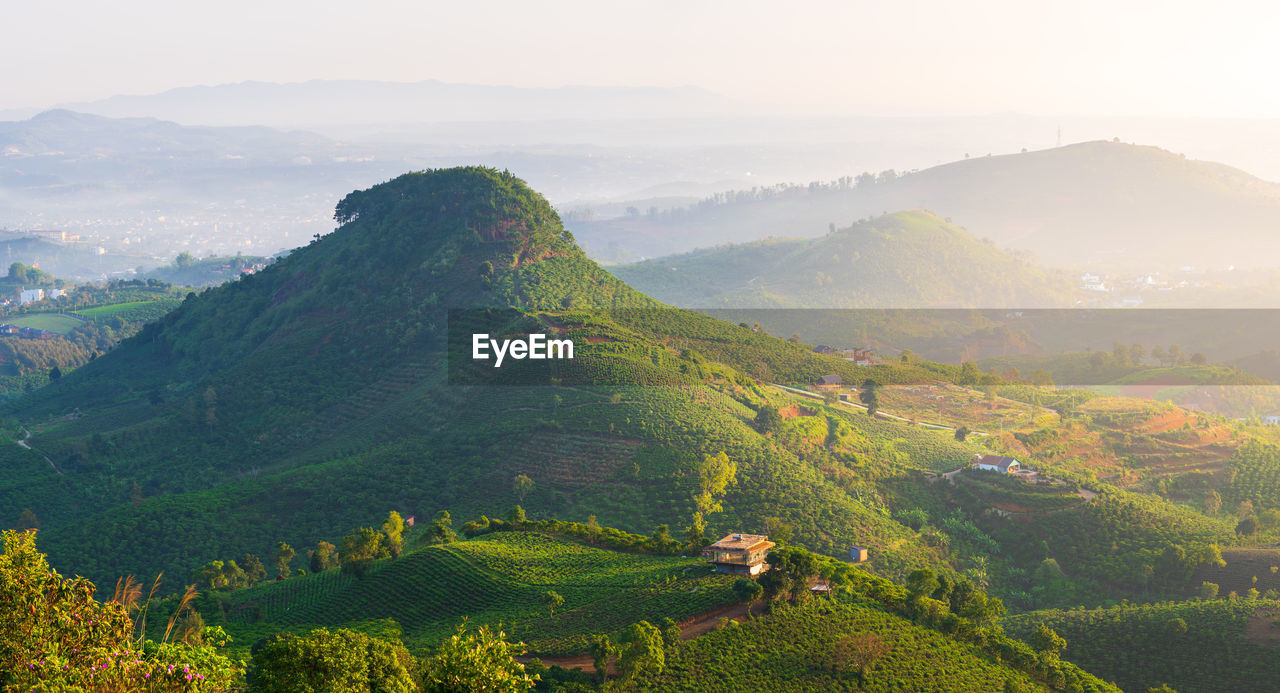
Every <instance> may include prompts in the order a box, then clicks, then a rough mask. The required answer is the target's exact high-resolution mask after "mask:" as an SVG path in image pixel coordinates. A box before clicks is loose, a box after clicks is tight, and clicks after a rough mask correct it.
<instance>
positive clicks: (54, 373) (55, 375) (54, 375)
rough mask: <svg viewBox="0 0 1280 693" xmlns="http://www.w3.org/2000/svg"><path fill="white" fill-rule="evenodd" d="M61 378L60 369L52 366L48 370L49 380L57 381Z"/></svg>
mask: <svg viewBox="0 0 1280 693" xmlns="http://www.w3.org/2000/svg"><path fill="white" fill-rule="evenodd" d="M61 377H62V369H61V368H58V367H57V366H54V367H53V368H51V369H50V370H49V380H58V379H60V378H61Z"/></svg>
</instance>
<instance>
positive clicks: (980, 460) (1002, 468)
mask: <svg viewBox="0 0 1280 693" xmlns="http://www.w3.org/2000/svg"><path fill="white" fill-rule="evenodd" d="M973 467H974V469H983V470H986V471H989V472H999V473H1001V474H1017V473H1018V471H1019V470H1021V469H1022V463H1020V462H1018V461H1017V460H1015V459H1013V458H1012V457H1005V456H1004V455H974V456H973Z"/></svg>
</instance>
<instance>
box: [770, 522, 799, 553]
mask: <svg viewBox="0 0 1280 693" xmlns="http://www.w3.org/2000/svg"><path fill="white" fill-rule="evenodd" d="M764 533H765V534H767V535H768V536H769V539H771V540H773V542H774V543H776V544H778V545H779V546H781V545H782V544H789V543H791V539H792V538H793V537H794V536H795V534H796V530H795V528H794V527H792V526H791V525H789V524H787V523H786V522H784V521H783V520H782V518H781V517H774V516H767V517H765V518H764Z"/></svg>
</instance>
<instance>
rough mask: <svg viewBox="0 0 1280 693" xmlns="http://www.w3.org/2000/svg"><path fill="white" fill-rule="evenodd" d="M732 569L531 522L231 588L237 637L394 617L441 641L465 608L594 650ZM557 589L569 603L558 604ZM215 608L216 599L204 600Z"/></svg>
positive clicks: (696, 602) (692, 608) (708, 604)
mask: <svg viewBox="0 0 1280 693" xmlns="http://www.w3.org/2000/svg"><path fill="white" fill-rule="evenodd" d="M732 583H733V578H731V577H729V576H725V575H714V574H712V573H711V571H710V567H709V566H708V565H707V564H706V562H705V561H703V560H702V559H701V558H700V557H699V558H679V557H672V556H646V555H636V554H627V553H619V552H617V551H611V550H608V549H603V548H595V547H592V546H588V545H584V544H582V543H579V542H576V541H571V540H568V539H562V538H555V537H551V536H547V535H542V534H537V533H526V532H496V533H493V534H488V535H484V536H480V537H477V538H475V539H472V540H468V541H460V542H454V543H451V544H447V545H443V546H431V547H427V548H424V549H422V550H419V551H415V552H412V553H408V554H405V555H403V556H401V557H400V558H398V559H383V560H382V561H379V562H378V564H377V565H376V567H375V568H374V569H373V570H371V571H370V572H369V574H368V575H366V576H364V577H359V578H358V577H355V576H353V575H348V574H344V573H342V572H341V571H338V570H328V571H325V572H322V573H315V574H312V575H306V576H302V577H298V578H293V579H290V580H285V581H281V582H265V583H262V584H260V585H258V586H256V587H253V588H250V589H245V590H237V591H234V592H230V593H228V594H227V597H226V600H225V601H224V602H222V604H223V606H222V607H221V609H222V610H224V611H225V613H226V617H225V624H226V628H227V629H228V631H229V632H230V633H231V634H232V636H233V637H235V638H236V640H237V642H238V643H239V645H240V647H242V648H247V647H248V646H249V645H252V644H253V642H255V641H256V640H257V639H259V638H261V637H263V636H265V635H269V634H271V633H275V632H279V631H281V630H289V631H294V632H304V631H306V630H310V629H311V628H316V627H319V626H328V627H331V628H332V627H355V628H361V627H362V625H363V624H366V623H368V622H370V621H374V620H377V619H392V620H394V621H395V622H396V623H397V624H398V625H399V626H400V627H401V628H402V629H403V636H402V637H403V639H404V641H405V642H406V643H407V644H409V645H435V644H438V643H439V642H440V641H441V640H443V639H444V638H445V637H447V636H448V635H451V634H452V633H453V631H454V628H455V627H456V626H457V625H458V623H459V621H460V620H461V619H462V618H463V617H466V618H467V619H469V620H471V621H472V622H475V623H489V624H494V625H497V624H499V623H501V624H504V625H505V627H506V628H507V629H508V631H509V632H510V633H511V635H512V637H515V638H518V639H520V640H522V641H524V642H525V643H527V644H528V645H529V648H530V650H531V651H532V652H535V653H538V654H542V655H554V654H561V653H566V654H567V653H576V652H582V651H584V650H586V649H587V646H588V645H589V644H590V642H591V639H590V638H591V636H592V635H594V634H598V633H605V634H616V633H618V632H620V631H621V630H622V629H624V628H626V627H627V626H629V625H631V624H632V623H635V622H637V621H641V620H648V621H652V622H654V623H658V622H661V621H662V619H663V618H671V619H673V620H676V621H681V620H684V619H685V618H688V617H692V616H695V615H697V614H700V613H703V612H705V611H708V610H709V609H712V608H715V607H717V606H721V605H724V604H729V603H732V602H733V601H735V598H734V596H733V593H732V592H731V590H730V589H729V587H730V585H732ZM552 589H554V590H555V591H556V592H557V593H558V594H560V595H562V596H563V597H564V600H565V603H564V605H563V607H561V608H560V609H557V610H556V613H555V614H554V615H552V614H549V612H548V609H547V607H546V605H545V603H544V602H545V595H546V592H547V591H548V590H552ZM204 611H206V612H212V610H210V609H204Z"/></svg>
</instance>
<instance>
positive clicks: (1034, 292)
mask: <svg viewBox="0 0 1280 693" xmlns="http://www.w3.org/2000/svg"><path fill="white" fill-rule="evenodd" d="M609 269H610V271H611V272H612V273H613V274H614V275H615V276H617V277H619V278H621V279H622V280H623V281H625V282H627V283H628V284H630V285H631V286H634V287H636V288H637V289H639V290H640V291H643V292H644V293H646V294H648V295H650V296H653V297H655V298H657V299H659V300H661V301H665V302H668V303H672V304H674V305H678V306H683V307H690V308H1007V307H1018V308H1031V307H1040V308H1049V307H1070V306H1071V305H1072V304H1073V302H1074V287H1073V285H1072V282H1071V278H1070V277H1068V276H1067V275H1066V274H1064V273H1061V272H1055V271H1051V270H1045V269H1044V268H1042V267H1038V266H1036V265H1034V264H1031V263H1030V262H1028V261H1027V259H1026V258H1025V257H1019V256H1018V255H1017V254H1015V253H1010V252H1008V251H1005V250H1001V249H999V248H997V247H995V246H994V245H992V244H991V243H983V242H982V241H979V240H978V239H977V238H975V237H974V236H973V235H972V234H970V233H969V232H967V231H965V230H963V229H961V228H959V227H957V226H954V225H952V224H949V223H947V222H946V221H944V220H943V219H940V218H939V217H937V216H936V215H934V214H931V213H929V212H923V211H910V212H897V213H894V214H889V215H886V216H881V217H876V218H874V219H869V220H865V221H861V222H858V223H857V224H854V225H852V226H850V227H848V228H844V229H840V230H838V231H835V232H834V233H830V234H828V235H826V236H822V237H820V238H815V239H808V240H774V241H759V242H755V243H747V244H742V245H730V246H723V247H719V248H713V249H710V250H700V251H695V252H693V253H689V254H686V255H678V256H674V257H665V258H658V259H655V260H649V261H646V262H642V263H637V264H633V265H616V266H613V267H610V268H609Z"/></svg>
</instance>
